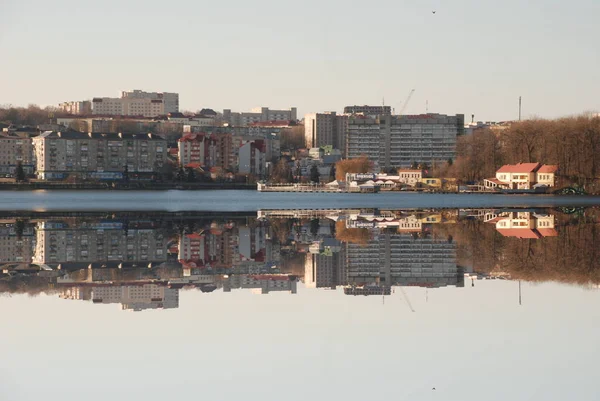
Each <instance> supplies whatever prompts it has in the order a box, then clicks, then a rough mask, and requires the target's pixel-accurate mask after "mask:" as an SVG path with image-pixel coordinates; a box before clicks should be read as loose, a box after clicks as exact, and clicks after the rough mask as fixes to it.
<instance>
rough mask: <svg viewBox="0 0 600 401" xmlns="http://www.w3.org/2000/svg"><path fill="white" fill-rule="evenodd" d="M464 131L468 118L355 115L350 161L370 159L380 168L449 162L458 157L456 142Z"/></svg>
mask: <svg viewBox="0 0 600 401" xmlns="http://www.w3.org/2000/svg"><path fill="white" fill-rule="evenodd" d="M463 131H464V115H462V114H457V115H456V116H447V115H442V114H431V113H430V114H421V115H404V116H376V117H372V116H366V115H352V116H350V117H349V119H348V131H347V138H346V157H348V158H355V157H359V156H361V155H366V156H367V157H368V158H369V160H371V161H372V162H373V163H374V164H375V165H376V167H377V168H379V169H389V168H408V167H410V166H411V165H412V164H414V163H415V162H416V163H427V164H430V165H431V164H433V163H434V162H447V161H448V159H454V158H455V156H456V139H457V136H458V135H461V134H462V133H463Z"/></svg>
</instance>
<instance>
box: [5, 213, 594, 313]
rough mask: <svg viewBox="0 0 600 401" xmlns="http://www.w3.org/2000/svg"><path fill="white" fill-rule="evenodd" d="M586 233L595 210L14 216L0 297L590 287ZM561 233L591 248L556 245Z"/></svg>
mask: <svg viewBox="0 0 600 401" xmlns="http://www.w3.org/2000/svg"><path fill="white" fill-rule="evenodd" d="M574 227H575V228H576V229H577V230H576V233H577V234H573V232H574V230H573V228H574ZM597 228H598V219H597V215H596V211H595V210H587V211H579V212H578V213H574V214H566V213H563V212H557V211H548V210H525V209H520V210H441V211H435V210H432V211H400V210H395V211H384V210H297V211H288V210H269V211H260V212H259V213H258V214H257V215H256V214H255V215H239V214H238V215H236V216H208V215H207V216H202V215H200V216H187V217H182V216H175V215H168V214H163V215H156V216H153V215H144V216H141V215H140V216H136V215H131V214H129V215H119V214H115V215H111V216H97V215H96V216H94V215H88V216H85V215H81V216H78V217H65V216H46V217H41V216H21V217H20V218H6V219H4V220H2V222H1V224H0V265H1V268H2V270H1V273H0V291H1V292H3V293H29V294H39V293H49V294H57V295H58V296H59V297H61V298H63V299H71V300H81V301H89V302H92V303H101V304H119V305H121V308H122V309H124V310H133V311H140V310H144V309H170V308H177V307H178V306H179V293H180V290H182V289H185V290H197V291H200V292H202V293H211V292H214V291H217V290H218V291H223V292H231V291H238V290H248V291H251V292H253V293H257V294H269V293H272V292H282V293H289V294H296V293H297V287H298V281H301V282H303V286H304V287H305V288H308V289H311V288H318V289H332V290H337V289H340V291H341V289H343V294H346V295H389V294H391V293H392V292H393V291H394V287H406V286H413V287H424V288H428V289H434V288H440V287H464V286H465V282H467V285H468V286H473V285H474V283H475V280H480V279H526V280H540V281H543V280H557V281H567V282H574V283H577V284H581V285H588V286H593V285H595V284H597V283H599V282H600V280H599V278H600V277H598V273H597V271H598V269H597V266H596V265H597V263H598V262H597V260H598V258H597V257H598V256H599V255H597V253H598V251H597V250H596V249H595V247H594V245H595V244H594V243H593V241H594V238H595V237H594V235H595V232H596V230H597ZM588 231H589V233H588ZM567 235H568V236H569V239H568V242H570V243H572V242H573V240H575V243H576V244H579V245H580V246H581V247H583V248H585V247H586V246H589V245H592V247H591V249H589V248H588V249H587V252H585V253H584V254H582V253H581V252H579V253H578V249H564V246H563V245H562V244H563V243H564V242H565V241H563V240H564V239H565V238H561V237H565V236H567ZM574 235H577V236H575V237H574ZM590 240H591V241H592V244H590ZM541 249H543V252H542V251H540V250H541ZM556 252H561V253H562V255H563V261H564V258H565V257H567V258H569V259H570V260H571V261H572V262H574V263H575V264H576V265H581V269H578V268H577V266H576V268H575V269H571V270H569V268H565V269H563V270H562V271H558V268H556V269H554V270H549V271H545V272H543V271H540V269H538V268H537V267H538V266H537V265H538V264H544V263H546V264H547V262H548V259H550V258H554V257H555V256H556V255H555V254H556ZM594 258H596V259H595V260H596V261H595V262H594ZM588 262H589V265H586V264H588ZM528 266H529V267H531V268H532V269H530V270H528V269H529V267H528ZM583 271H587V272H588V273H589V274H587V275H582V272H583ZM571 273H572V274H571ZM536 274H537V276H536Z"/></svg>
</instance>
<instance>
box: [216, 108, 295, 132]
mask: <svg viewBox="0 0 600 401" xmlns="http://www.w3.org/2000/svg"><path fill="white" fill-rule="evenodd" d="M297 113H298V111H297V109H296V108H295V107H292V108H290V109H288V110H271V109H269V108H268V107H258V108H254V109H252V111H250V112H232V111H231V109H224V110H223V121H224V122H226V123H228V124H229V125H232V126H236V127H239V126H242V127H245V126H248V125H251V124H253V123H259V122H265V121H296V120H297V119H298V116H297Z"/></svg>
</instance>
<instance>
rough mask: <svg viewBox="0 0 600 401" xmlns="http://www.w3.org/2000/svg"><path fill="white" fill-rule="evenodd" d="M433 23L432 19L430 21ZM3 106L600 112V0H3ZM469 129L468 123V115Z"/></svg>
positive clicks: (481, 114) (501, 115)
mask: <svg viewBox="0 0 600 401" xmlns="http://www.w3.org/2000/svg"><path fill="white" fill-rule="evenodd" d="M432 10H436V11H437V12H436V14H435V15H434V14H432ZM0 16H1V17H2V24H0V58H1V61H0V104H14V105H27V104H28V103H37V104H40V105H57V104H58V103H59V102H61V101H67V100H82V99H90V98H92V97H94V96H116V95H117V94H118V93H119V91H120V90H125V89H143V90H147V91H170V92H179V93H180V104H181V108H182V109H191V110H196V109H199V108H202V107H210V108H214V109H216V110H222V109H223V108H231V109H233V110H235V111H246V110H249V109H251V108H252V107H257V106H268V107H271V108H289V107H291V106H296V107H298V109H299V114H300V115H301V116H303V115H304V113H307V112H315V111H326V110H337V111H341V110H342V109H343V107H344V106H345V105H348V104H381V102H382V99H383V98H385V102H386V104H389V105H392V106H393V107H394V108H396V110H398V109H399V108H400V106H401V103H402V102H403V101H404V99H405V98H406V96H407V95H408V93H409V91H410V89H412V88H414V89H416V92H415V95H414V97H413V99H412V101H411V103H410V104H409V106H408V108H407V110H406V112H407V113H422V112H425V103H426V101H427V100H428V101H429V111H430V112H441V113H448V114H455V113H464V114H466V115H468V116H470V115H471V114H472V113H473V114H475V119H476V120H505V119H514V118H516V117H517V112H518V97H519V96H520V95H521V96H523V114H524V116H525V117H527V116H533V115H537V116H542V117H557V116H563V115H570V114H576V113H581V112H584V111H600V97H599V96H598V93H600V51H598V38H600V24H598V23H597V21H598V18H599V17H600V2H599V1H598V0H571V1H556V0H554V1H552V0H530V1H527V2H524V1H522V0H505V1H489V0H454V1H452V2H449V1H442V0H373V1H369V2H364V1H361V2H353V1H322V0H320V1H316V0H305V1H302V2H297V3H292V2H282V1H275V0H254V1H243V0H230V1H227V2H219V1H202V0H200V1H192V0H171V1H168V2H165V1H158V0H129V1H123V0H103V1H94V2H82V1H79V0H78V1H75V0H54V1H47V0H0ZM469 118H470V117H469Z"/></svg>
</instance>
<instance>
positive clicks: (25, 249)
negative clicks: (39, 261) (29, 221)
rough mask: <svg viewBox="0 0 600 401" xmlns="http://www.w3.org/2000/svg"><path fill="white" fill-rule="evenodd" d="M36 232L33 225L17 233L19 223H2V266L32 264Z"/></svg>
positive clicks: (0, 239)
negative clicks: (7, 264)
mask: <svg viewBox="0 0 600 401" xmlns="http://www.w3.org/2000/svg"><path fill="white" fill-rule="evenodd" d="M34 245H35V231H34V229H33V227H32V226H31V225H27V226H24V227H23V230H22V232H20V233H19V232H17V222H16V221H14V220H13V221H11V222H7V223H0V265H2V264H6V263H19V264H30V263H31V261H32V260H33V247H34Z"/></svg>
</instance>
